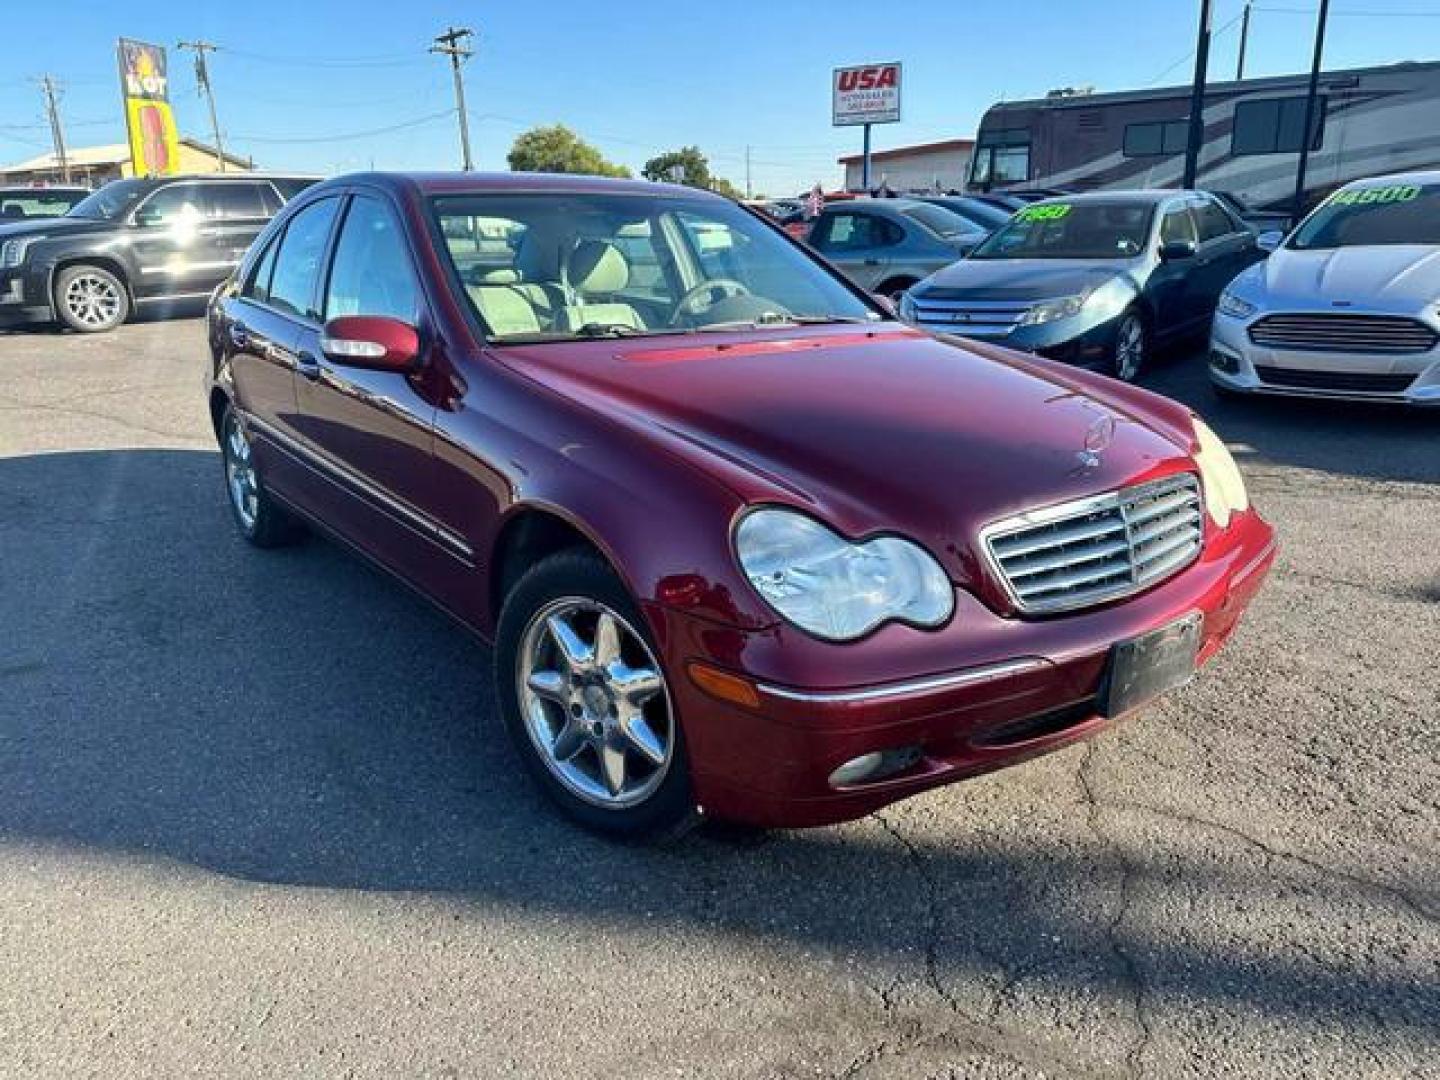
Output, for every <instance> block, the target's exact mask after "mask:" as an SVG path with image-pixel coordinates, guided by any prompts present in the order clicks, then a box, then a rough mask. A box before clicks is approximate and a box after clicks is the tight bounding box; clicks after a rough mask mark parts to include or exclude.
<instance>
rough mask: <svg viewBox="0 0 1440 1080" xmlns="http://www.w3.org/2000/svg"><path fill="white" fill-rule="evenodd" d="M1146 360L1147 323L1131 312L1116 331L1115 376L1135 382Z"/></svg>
mask: <svg viewBox="0 0 1440 1080" xmlns="http://www.w3.org/2000/svg"><path fill="white" fill-rule="evenodd" d="M1144 362H1145V325H1144V324H1143V323H1142V322H1141V321H1140V316H1138V315H1136V314H1134V313H1131V314H1129V315H1126V316H1125V317H1124V318H1123V319H1122V320H1121V321H1120V328H1119V329H1118V330H1117V331H1116V332H1115V377H1116V378H1118V379H1122V380H1123V381H1125V382H1134V381H1135V377H1136V376H1137V375H1139V374H1140V368H1141V366H1142V365H1143V364H1144Z"/></svg>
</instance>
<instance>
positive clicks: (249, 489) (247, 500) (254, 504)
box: [225, 412, 260, 529]
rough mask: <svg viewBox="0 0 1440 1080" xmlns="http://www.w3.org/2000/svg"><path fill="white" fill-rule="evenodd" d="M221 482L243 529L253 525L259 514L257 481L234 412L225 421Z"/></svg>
mask: <svg viewBox="0 0 1440 1080" xmlns="http://www.w3.org/2000/svg"><path fill="white" fill-rule="evenodd" d="M225 486H226V488H228V489H229V491H230V504H231V505H232V506H233V507H234V508H235V514H236V516H237V517H239V518H240V524H242V525H244V526H245V528H246V529H253V528H255V522H256V521H257V520H258V519H259V516H260V481H259V478H258V477H256V475H255V462H254V461H253V460H252V458H251V454H250V440H249V438H248V437H247V436H246V435H245V429H244V428H242V427H241V426H240V419H239V417H237V416H236V415H235V413H234V412H231V413H230V415H229V417H228V418H227V420H226V423H225Z"/></svg>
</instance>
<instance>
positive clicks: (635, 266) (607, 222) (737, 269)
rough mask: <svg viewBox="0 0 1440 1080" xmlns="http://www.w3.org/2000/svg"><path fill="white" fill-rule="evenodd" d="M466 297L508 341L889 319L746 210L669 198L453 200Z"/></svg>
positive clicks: (448, 232) (438, 212) (453, 234)
mask: <svg viewBox="0 0 1440 1080" xmlns="http://www.w3.org/2000/svg"><path fill="white" fill-rule="evenodd" d="M432 205H433V209H434V215H435V221H436V224H437V225H438V227H439V233H440V236H441V237H442V238H443V240H444V244H443V249H444V251H445V252H446V254H447V255H448V256H449V259H450V261H451V263H452V265H453V266H454V269H455V276H456V277H457V278H458V279H459V283H460V285H461V286H462V290H463V293H464V296H465V297H466V299H467V300H468V301H469V303H470V306H471V307H472V308H473V309H474V311H475V313H476V314H477V315H478V316H479V318H480V319H481V321H482V322H483V323H484V325H485V327H486V329H487V331H488V334H489V336H490V337H491V338H492V339H495V340H500V341H511V342H520V341H535V340H564V339H574V338H586V337H605V336H615V337H621V336H631V335H639V334H676V333H688V332H698V331H703V330H731V329H749V328H754V327H759V326H767V325H784V324H789V323H798V322H872V321H880V320H881V319H883V318H884V316H883V315H881V314H880V313H879V312H878V311H876V310H875V309H874V308H872V307H871V306H870V305H868V304H867V303H866V302H865V301H864V300H863V299H862V298H861V297H859V296H857V295H856V294H855V292H854V291H853V290H852V289H851V288H850V287H849V286H847V285H846V284H845V283H843V282H842V281H841V280H839V279H838V278H836V277H835V276H833V275H832V274H831V273H829V272H827V271H826V270H825V269H823V268H822V267H820V266H819V265H817V264H816V263H815V262H814V261H812V260H811V259H810V258H809V257H808V256H807V255H806V254H805V253H804V252H803V251H802V250H801V249H800V248H798V247H797V246H796V245H795V244H794V243H793V242H791V241H789V240H787V239H786V238H785V237H784V236H783V235H782V234H779V233H777V232H776V231H775V230H774V229H773V228H771V227H769V226H767V225H765V224H764V223H763V222H761V221H760V220H759V219H757V218H756V217H755V216H754V215H753V214H751V213H749V212H747V211H746V210H744V209H743V208H741V207H740V206H737V205H735V204H734V203H731V202H728V201H725V200H722V199H716V198H703V197H687V196H684V195H669V194H655V195H650V194H638V193H637V194H626V193H619V194H611V193H593V194H592V193H576V194H514V195H511V194H495V195H466V196H441V197H437V198H435V199H434V200H433V203H432Z"/></svg>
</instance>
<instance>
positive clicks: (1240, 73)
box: [1235, 0, 1250, 82]
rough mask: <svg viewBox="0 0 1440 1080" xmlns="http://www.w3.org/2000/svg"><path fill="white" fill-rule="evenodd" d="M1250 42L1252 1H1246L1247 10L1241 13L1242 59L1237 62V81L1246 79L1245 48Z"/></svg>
mask: <svg viewBox="0 0 1440 1080" xmlns="http://www.w3.org/2000/svg"><path fill="white" fill-rule="evenodd" d="M1249 41H1250V0H1245V10H1244V11H1242V12H1241V13H1240V57H1239V59H1238V60H1236V61H1235V81H1236V82H1239V81H1240V80H1241V79H1243V78H1245V46H1246V44H1247V43H1248V42H1249Z"/></svg>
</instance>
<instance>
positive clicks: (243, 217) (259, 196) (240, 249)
mask: <svg viewBox="0 0 1440 1080" xmlns="http://www.w3.org/2000/svg"><path fill="white" fill-rule="evenodd" d="M202 196H203V202H202V210H203V212H204V215H205V224H204V225H203V226H202V228H203V229H204V230H206V233H207V241H208V244H209V246H210V248H211V249H212V250H213V252H214V254H215V256H216V257H215V260H214V264H213V265H212V266H205V267H201V268H199V269H198V270H197V273H196V276H195V284H197V285H198V286H199V287H201V288H205V289H211V288H214V287H215V286H216V285H218V284H219V283H220V282H222V281H224V280H225V278H226V277H228V276H229V274H230V273H231V271H233V270H234V269H235V267H237V266H239V265H240V260H241V259H243V258H244V257H245V252H246V251H248V250H249V249H250V245H251V244H252V243H254V242H255V238H256V237H257V236H259V235H260V233H261V231H262V230H263V229H264V228H265V225H266V223H267V222H268V221H269V220H270V218H271V217H273V216H274V215H275V211H277V210H278V209H279V208H280V197H279V196H278V195H277V194H276V193H275V189H274V188H272V187H271V186H270V185H269V184H268V183H264V182H261V181H255V180H215V181H211V182H209V183H206V184H204V185H202Z"/></svg>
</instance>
